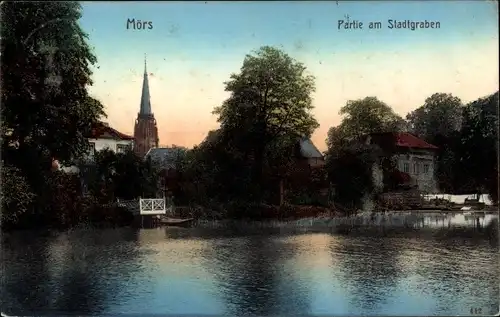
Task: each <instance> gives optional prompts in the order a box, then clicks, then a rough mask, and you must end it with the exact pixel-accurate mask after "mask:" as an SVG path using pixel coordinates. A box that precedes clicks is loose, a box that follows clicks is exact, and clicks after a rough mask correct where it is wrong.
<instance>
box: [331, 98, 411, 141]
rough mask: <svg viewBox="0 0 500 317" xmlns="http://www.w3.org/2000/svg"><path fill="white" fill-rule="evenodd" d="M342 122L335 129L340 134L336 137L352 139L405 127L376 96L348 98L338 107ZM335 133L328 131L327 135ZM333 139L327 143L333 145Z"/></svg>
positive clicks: (395, 130) (401, 119) (399, 129)
mask: <svg viewBox="0 0 500 317" xmlns="http://www.w3.org/2000/svg"><path fill="white" fill-rule="evenodd" d="M339 113H340V115H342V116H343V118H342V123H341V124H340V126H339V127H336V128H335V129H336V130H338V132H337V133H340V136H339V137H338V138H337V139H343V140H348V141H352V140H355V139H357V138H359V137H361V136H363V135H367V134H370V133H381V132H398V131H401V130H403V128H404V127H405V121H404V120H403V118H401V117H400V116H399V115H397V114H396V113H395V112H394V110H392V108H391V107H389V106H388V105H387V104H386V103H384V102H382V101H380V100H378V99H377V98H376V97H366V98H364V99H358V100H349V101H348V102H347V104H346V105H345V106H343V107H342V108H341V109H340V112H339ZM332 135H335V134H333V132H332V133H329V135H328V136H329V137H330V136H332ZM332 143H333V140H327V144H330V145H333V144H332Z"/></svg>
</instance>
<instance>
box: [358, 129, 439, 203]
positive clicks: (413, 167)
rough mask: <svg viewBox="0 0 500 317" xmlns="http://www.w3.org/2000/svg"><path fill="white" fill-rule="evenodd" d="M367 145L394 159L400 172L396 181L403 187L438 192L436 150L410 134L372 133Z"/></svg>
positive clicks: (367, 137)
mask: <svg viewBox="0 0 500 317" xmlns="http://www.w3.org/2000/svg"><path fill="white" fill-rule="evenodd" d="M364 142H365V143H366V144H376V145H378V146H379V147H380V148H382V150H384V151H385V152H389V153H392V155H394V157H395V159H396V166H397V169H398V170H397V171H395V173H397V174H398V175H396V177H397V178H399V179H400V182H401V183H402V184H407V185H414V186H416V187H418V189H419V190H420V191H422V192H425V193H436V192H437V190H438V188H437V181H436V175H435V170H436V163H437V149H438V147H437V146H435V145H432V144H430V143H427V142H426V141H424V140H422V139H420V138H418V137H416V136H415V135H413V134H411V133H408V132H385V133H372V134H370V135H368V136H366V137H365V138H364ZM377 170H380V169H377ZM379 177H380V176H379Z"/></svg>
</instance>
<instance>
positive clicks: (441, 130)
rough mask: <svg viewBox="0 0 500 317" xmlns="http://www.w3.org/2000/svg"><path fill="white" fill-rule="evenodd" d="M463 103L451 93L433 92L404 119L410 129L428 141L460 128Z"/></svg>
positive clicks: (448, 135)
mask: <svg viewBox="0 0 500 317" xmlns="http://www.w3.org/2000/svg"><path fill="white" fill-rule="evenodd" d="M462 110H463V105H462V102H461V100H460V98H458V97H455V96H453V95H451V94H445V93H435V94H433V95H432V96H430V97H429V98H427V99H426V100H425V103H424V105H422V106H420V107H419V108H417V109H415V110H414V111H412V112H410V113H409V114H408V115H407V116H406V119H407V121H408V123H409V126H410V131H411V132H412V133H413V134H415V135H417V136H418V137H421V138H423V139H425V140H427V141H429V142H432V141H434V140H435V138H436V137H437V136H441V137H450V136H452V135H453V134H454V133H455V132H456V131H459V130H460V124H461V121H462V120H461V119H462Z"/></svg>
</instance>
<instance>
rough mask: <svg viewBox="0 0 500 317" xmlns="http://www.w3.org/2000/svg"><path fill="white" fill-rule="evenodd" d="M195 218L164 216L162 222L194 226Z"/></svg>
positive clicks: (176, 225) (164, 223) (180, 225)
mask: <svg viewBox="0 0 500 317" xmlns="http://www.w3.org/2000/svg"><path fill="white" fill-rule="evenodd" d="M193 221H194V218H170V217H166V218H162V219H161V220H160V223H161V224H162V225H165V226H174V227H190V226H192V224H193Z"/></svg>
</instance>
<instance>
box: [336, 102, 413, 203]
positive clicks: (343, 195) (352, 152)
mask: <svg viewBox="0 0 500 317" xmlns="http://www.w3.org/2000/svg"><path fill="white" fill-rule="evenodd" d="M340 114H341V115H342V116H343V118H342V122H341V123H340V125H338V126H336V127H331V128H330V129H329V131H328V137H327V140H326V143H327V146H328V150H327V161H326V165H327V169H328V175H329V178H330V181H331V182H332V183H334V184H335V186H336V195H335V196H336V201H337V202H340V203H341V204H344V205H349V206H356V207H360V206H361V204H362V200H363V199H364V198H365V197H366V194H371V193H373V192H374V191H375V190H376V189H377V186H376V185H377V184H374V183H373V177H372V168H373V166H374V164H375V163H377V164H379V165H380V166H381V167H382V169H383V173H384V175H391V173H392V172H393V170H394V169H395V166H394V162H393V160H392V155H393V153H392V151H391V149H392V147H391V146H386V147H384V149H382V148H381V147H379V146H375V145H365V144H358V143H357V142H358V141H360V138H361V137H362V136H365V135H368V134H372V133H382V132H399V131H401V130H403V129H404V126H405V124H404V120H403V119H402V118H401V117H400V116H399V115H397V114H396V113H395V112H394V111H393V110H392V109H391V107H389V106H388V105H387V104H385V103H384V102H382V101H380V100H378V99H377V98H376V97H366V98H364V99H358V100H349V101H348V102H347V104H346V105H345V106H343V107H342V108H341V109H340ZM391 139H392V137H391ZM384 180H385V181H389V180H390V178H389V177H385V178H384ZM386 185H391V184H386Z"/></svg>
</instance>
